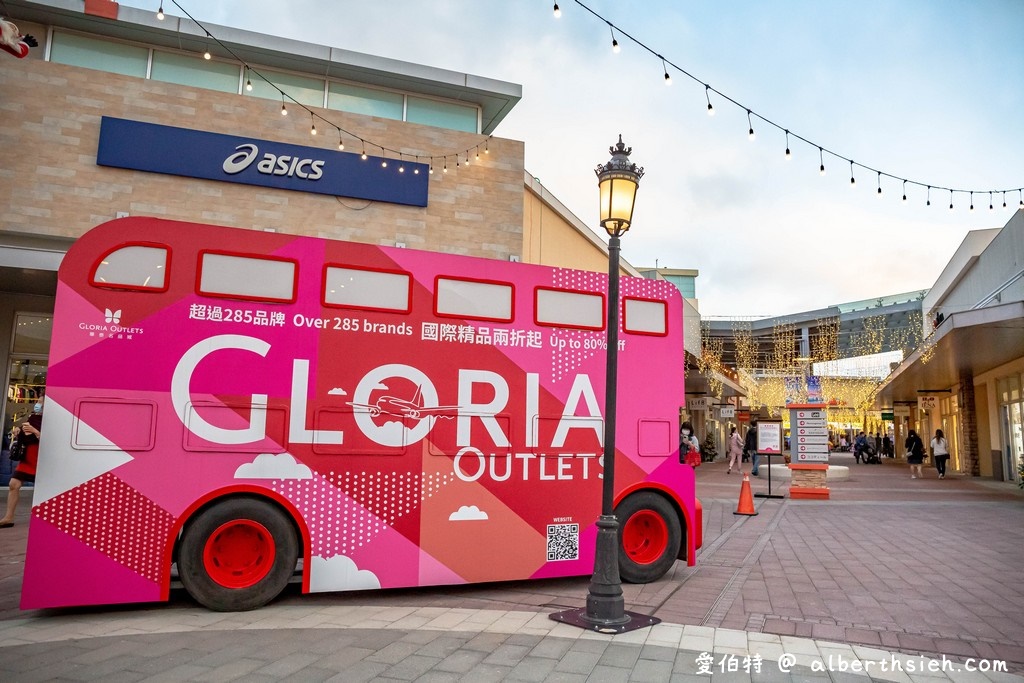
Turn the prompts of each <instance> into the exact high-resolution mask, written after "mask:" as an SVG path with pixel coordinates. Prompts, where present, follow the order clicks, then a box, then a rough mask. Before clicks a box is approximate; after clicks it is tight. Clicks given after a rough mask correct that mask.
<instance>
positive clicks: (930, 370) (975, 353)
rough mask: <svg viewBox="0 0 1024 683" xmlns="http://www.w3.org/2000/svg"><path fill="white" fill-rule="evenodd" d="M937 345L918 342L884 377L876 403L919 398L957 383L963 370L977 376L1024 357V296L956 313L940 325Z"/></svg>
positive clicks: (884, 404)
mask: <svg viewBox="0 0 1024 683" xmlns="http://www.w3.org/2000/svg"><path fill="white" fill-rule="evenodd" d="M933 346H934V351H932V350H931V349H929V348H927V347H924V346H921V347H918V349H917V350H916V351H914V353H912V354H910V355H909V356H908V357H907V358H906V360H904V361H903V362H902V363H901V364H900V366H899V367H898V368H896V369H895V370H894V371H893V372H892V373H891V374H890V375H889V376H888V377H887V378H886V379H885V382H884V383H883V384H882V386H881V387H880V388H879V390H878V394H877V396H876V398H875V407H876V408H885V409H887V408H891V407H892V406H893V405H894V404H895V403H916V402H917V397H918V394H919V393H927V391H928V390H938V391H942V390H947V389H949V388H951V387H952V386H954V385H956V384H958V383H959V382H960V376H961V373H962V372H969V373H970V374H971V375H973V376H977V375H980V374H982V373H985V372H988V371H989V370H992V369H994V368H997V367H999V366H1000V365H1005V364H1006V363H1009V362H1011V361H1013V360H1016V359H1018V358H1020V357H1022V356H1024V301H1015V302H1013V303H1008V304H1001V305H998V306H988V307H986V308H979V309H976V310H972V311H960V312H958V313H953V314H951V315H949V316H947V317H946V319H945V320H943V321H942V323H941V324H940V325H939V327H938V329H936V331H935V338H934V344H933ZM924 358H927V359H928V361H927V362H925V361H924Z"/></svg>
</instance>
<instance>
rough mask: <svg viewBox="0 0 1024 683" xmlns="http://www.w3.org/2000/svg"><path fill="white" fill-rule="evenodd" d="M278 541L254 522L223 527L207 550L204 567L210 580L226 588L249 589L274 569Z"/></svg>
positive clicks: (243, 520) (230, 524)
mask: <svg viewBox="0 0 1024 683" xmlns="http://www.w3.org/2000/svg"><path fill="white" fill-rule="evenodd" d="M274 555H275V545H274V537H273V536H272V535H271V533H270V532H269V531H267V528H266V527H265V526H263V525H262V524H260V523H259V522H254V521H253V520H251V519H236V520H232V521H230V522H227V523H225V524H222V525H221V526H220V527H219V528H218V529H217V530H216V531H214V532H213V533H212V534H210V538H209V539H207V541H206V547H205V548H203V565H204V566H205V568H206V573H207V574H209V575H210V578H211V579H213V580H214V581H216V582H217V583H218V584H220V585H221V586H224V587H225V588H248V587H249V586H252V585H255V584H257V583H259V582H260V581H262V580H263V578H264V577H266V575H267V574H269V573H270V570H271V569H272V568H273V566H274Z"/></svg>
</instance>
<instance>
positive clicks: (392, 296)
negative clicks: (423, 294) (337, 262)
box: [324, 265, 412, 313]
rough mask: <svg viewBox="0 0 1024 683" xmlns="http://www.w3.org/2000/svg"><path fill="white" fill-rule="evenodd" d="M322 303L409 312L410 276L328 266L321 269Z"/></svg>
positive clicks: (410, 302) (344, 306) (410, 303)
mask: <svg viewBox="0 0 1024 683" xmlns="http://www.w3.org/2000/svg"><path fill="white" fill-rule="evenodd" d="M324 306H336V307H339V308H359V309H366V310H371V311H395V312H397V313H409V312H410V311H411V310H412V276H411V275H410V274H409V273H404V272H394V271H382V270H369V269H366V268H355V267H352V266H331V265H328V266H326V267H325V268H324Z"/></svg>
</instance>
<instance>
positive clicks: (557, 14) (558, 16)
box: [555, 2, 562, 19]
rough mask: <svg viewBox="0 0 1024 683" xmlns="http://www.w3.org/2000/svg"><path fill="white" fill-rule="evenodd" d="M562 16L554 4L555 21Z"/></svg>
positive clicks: (556, 4)
mask: <svg viewBox="0 0 1024 683" xmlns="http://www.w3.org/2000/svg"><path fill="white" fill-rule="evenodd" d="M561 16H562V10H560V9H558V3H557V2H556V3H555V19H559V18H561Z"/></svg>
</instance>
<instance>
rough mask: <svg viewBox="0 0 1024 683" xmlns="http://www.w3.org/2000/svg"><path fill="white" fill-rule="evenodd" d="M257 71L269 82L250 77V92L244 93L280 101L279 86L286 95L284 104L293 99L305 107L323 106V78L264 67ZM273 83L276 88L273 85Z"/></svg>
mask: <svg viewBox="0 0 1024 683" xmlns="http://www.w3.org/2000/svg"><path fill="white" fill-rule="evenodd" d="M259 71H260V73H261V74H262V75H263V76H264V78H266V79H267V80H269V81H270V83H267V81H265V80H263V79H262V78H259V77H254V78H251V79H250V80H251V81H252V92H248V91H245V92H243V94H244V95H251V96H253V97H262V98H264V99H267V100H279V101H280V100H281V92H280V90H278V88H280V89H281V90H283V91H284V92H286V93H287V95H288V96H287V97H286V98H285V103H286V104H291V103H292V101H293V100H294V101H295V102H298V103H299V104H304V105H306V106H307V107H323V106H324V85H325V83H326V82H325V81H324V80H323V79H320V78H310V77H308V76H297V75H295V74H286V73H281V72H280V71H268V70H266V69H260V70H259ZM271 83H272V84H273V85H271ZM275 85H276V86H277V88H275V87H274V86H275Z"/></svg>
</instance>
